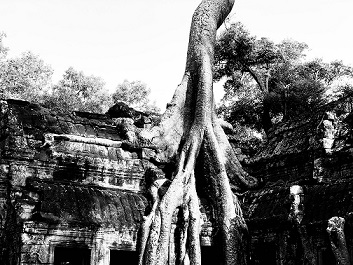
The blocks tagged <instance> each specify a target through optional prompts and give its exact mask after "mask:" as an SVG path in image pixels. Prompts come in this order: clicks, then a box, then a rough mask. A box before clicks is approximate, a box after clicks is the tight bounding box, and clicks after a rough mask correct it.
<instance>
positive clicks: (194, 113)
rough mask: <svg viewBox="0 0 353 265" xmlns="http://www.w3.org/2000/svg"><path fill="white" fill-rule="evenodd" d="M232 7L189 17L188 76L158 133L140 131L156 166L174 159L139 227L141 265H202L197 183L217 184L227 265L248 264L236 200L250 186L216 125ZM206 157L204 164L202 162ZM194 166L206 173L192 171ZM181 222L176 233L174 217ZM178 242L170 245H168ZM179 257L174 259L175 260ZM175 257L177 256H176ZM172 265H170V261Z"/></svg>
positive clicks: (210, 4)
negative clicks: (216, 87)
mask: <svg viewBox="0 0 353 265" xmlns="http://www.w3.org/2000/svg"><path fill="white" fill-rule="evenodd" d="M233 4H234V1H233V0H229V1H228V0H218V1H215V0H203V1H202V2H201V4H200V5H199V6H198V7H197V9H196V10H195V12H194V15H193V18H192V24H191V29H190V36H189V46H188V52H187V61H186V67H185V73H184V76H183V79H182V82H181V84H180V85H179V86H178V87H177V88H176V91H175V93H174V96H173V99H172V101H171V103H170V104H169V105H168V107H167V110H166V112H165V113H164V114H163V116H162V119H161V123H160V124H159V126H157V127H155V128H152V130H145V131H142V132H141V135H140V137H142V138H144V139H145V141H146V139H147V140H148V141H150V143H151V144H152V145H154V146H156V147H157V149H158V150H159V152H158V154H157V156H156V157H155V161H157V162H158V163H167V162H169V161H171V160H173V159H174V160H177V166H176V170H175V172H174V173H173V176H172V178H171V183H170V186H169V188H168V190H167V191H166V193H165V194H163V196H161V197H158V196H154V202H153V207H152V210H151V212H150V213H149V215H147V216H146V217H145V221H144V222H143V224H142V233H141V234H142V236H141V242H140V246H141V247H140V249H139V264H159V265H165V264H168V263H169V261H173V262H174V261H175V262H176V264H189V263H190V264H200V263H201V251H200V239H199V233H200V212H199V200H198V194H197V191H198V190H200V189H202V187H199V186H198V183H204V181H206V182H208V183H212V188H211V189H210V191H209V193H210V194H209V198H210V199H211V202H212V203H213V207H214V209H215V212H216V215H217V217H216V220H217V224H215V225H216V226H218V228H219V230H220V231H221V238H222V249H223V250H224V252H223V260H222V261H221V263H224V264H246V262H247V260H246V253H245V249H246V244H245V242H246V240H244V238H245V237H246V235H247V228H246V224H245V221H244V218H243V216H242V210H241V208H240V203H239V201H238V199H237V197H236V196H235V195H234V194H233V192H232V190H231V185H230V182H231V183H232V185H233V186H234V187H236V188H238V189H241V188H244V187H245V188H249V187H253V186H255V185H256V184H257V181H256V179H254V178H252V177H251V176H249V175H248V174H247V173H246V172H245V171H244V170H243V169H242V167H241V165H240V163H239V162H238V160H237V159H236V156H235V154H234V151H233V150H232V147H231V146H230V144H229V142H228V140H227V137H226V135H225V133H224V131H223V129H222V128H221V125H220V124H219V122H218V119H217V117H216V114H215V106H214V98H213V84H212V82H213V60H214V45H215V41H216V31H217V29H218V27H219V26H220V25H221V24H222V23H223V21H224V20H225V18H226V17H227V15H228V14H229V12H230V11H231V9H232V7H233ZM200 153H202V154H203V155H202V156H203V158H204V159H200V156H199V154H200ZM196 162H198V163H201V164H203V167H204V168H207V170H206V171H205V172H208V173H209V174H204V175H200V174H198V172H195V165H196ZM176 213H179V216H182V218H181V219H182V223H183V225H181V227H180V228H179V229H176V230H174V231H175V233H174V239H178V240H172V239H173V238H171V236H172V233H171V231H172V229H173V227H172V222H173V216H175V214H176ZM173 241H174V242H177V243H176V245H175V246H171V242H173ZM173 252H174V253H173ZM173 255H174V256H173ZM171 263H172V262H171Z"/></svg>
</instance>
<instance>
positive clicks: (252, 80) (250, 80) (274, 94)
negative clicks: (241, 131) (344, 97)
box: [214, 22, 352, 132]
mask: <svg viewBox="0 0 353 265" xmlns="http://www.w3.org/2000/svg"><path fill="white" fill-rule="evenodd" d="M307 48H308V46H307V44H305V43H302V42H298V41H295V40H284V41H282V42H280V43H278V44H276V43H274V42H273V41H271V40H269V39H268V38H257V37H256V36H252V35H251V34H250V32H249V31H248V30H246V29H245V27H244V26H243V25H242V24H241V23H240V22H237V23H233V24H231V25H230V27H229V28H228V29H227V30H225V31H224V32H223V33H222V34H221V35H220V37H219V39H218V40H217V44H216V46H215V75H214V79H215V81H219V80H221V79H222V80H224V82H225V83H224V90H225V95H224V98H223V100H222V105H221V107H220V109H219V112H220V113H222V114H223V115H224V117H225V118H226V119H227V120H228V121H229V122H231V123H232V124H233V125H236V124H240V125H244V126H249V127H251V128H254V129H256V130H258V131H261V130H264V131H265V132H267V131H268V130H269V129H270V128H271V127H272V126H273V124H275V123H276V122H278V121H286V120H291V119H295V118H298V117H302V116H305V115H308V114H310V113H312V111H315V109H316V108H317V107H319V106H321V105H322V104H324V103H326V102H327V100H328V98H329V97H328V96H327V93H326V92H327V91H329V90H330V89H331V88H332V84H333V83H334V82H335V80H338V79H340V78H341V77H342V76H350V77H352V70H351V68H350V67H348V66H345V65H344V64H343V63H342V62H341V61H334V62H331V63H324V62H323V61H322V60H319V59H314V60H305V56H306V54H305V52H306V50H307ZM336 90H339V89H337V88H336ZM336 92H337V91H336Z"/></svg>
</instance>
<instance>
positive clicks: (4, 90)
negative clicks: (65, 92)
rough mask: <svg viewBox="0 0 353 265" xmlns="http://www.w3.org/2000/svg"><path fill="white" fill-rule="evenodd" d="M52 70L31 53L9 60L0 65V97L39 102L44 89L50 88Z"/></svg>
mask: <svg viewBox="0 0 353 265" xmlns="http://www.w3.org/2000/svg"><path fill="white" fill-rule="evenodd" d="M52 74H53V70H52V68H51V67H50V66H49V65H47V64H45V63H44V61H43V60H41V59H40V58H39V57H38V56H37V55H34V54H33V53H32V52H29V51H28V52H24V53H23V54H22V55H21V56H20V57H18V58H10V59H7V60H5V61H4V62H3V63H2V64H1V71H0V95H1V96H2V97H12V98H17V99H23V100H28V101H32V102H39V101H40V97H41V95H42V93H43V90H44V89H45V88H49V87H50V86H51V78H52Z"/></svg>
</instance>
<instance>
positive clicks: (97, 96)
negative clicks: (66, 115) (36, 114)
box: [43, 67, 112, 113]
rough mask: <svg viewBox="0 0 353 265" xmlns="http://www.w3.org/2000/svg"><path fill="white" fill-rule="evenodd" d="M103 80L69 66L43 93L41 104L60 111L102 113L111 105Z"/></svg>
mask: <svg viewBox="0 0 353 265" xmlns="http://www.w3.org/2000/svg"><path fill="white" fill-rule="evenodd" d="M104 85H105V83H104V81H103V80H102V79H101V78H99V77H95V76H86V75H85V74H84V73H83V72H79V71H77V70H75V69H74V68H72V67H70V68H69V69H67V70H66V71H65V73H64V75H63V78H62V79H61V80H60V81H59V82H58V84H57V85H55V86H53V87H52V89H51V90H50V91H49V92H47V93H46V94H45V95H44V98H43V105H44V106H47V107H49V108H51V109H55V110H57V111H60V112H67V111H69V112H71V111H73V110H76V111H87V112H97V113H104V112H105V111H107V110H108V108H109V106H110V105H112V101H111V96H110V95H109V94H108V93H107V92H106V90H105V89H104Z"/></svg>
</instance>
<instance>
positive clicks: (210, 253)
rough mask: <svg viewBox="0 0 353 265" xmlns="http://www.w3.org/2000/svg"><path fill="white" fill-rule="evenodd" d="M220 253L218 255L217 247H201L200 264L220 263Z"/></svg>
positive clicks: (213, 264) (215, 264)
mask: <svg viewBox="0 0 353 265" xmlns="http://www.w3.org/2000/svg"><path fill="white" fill-rule="evenodd" d="M221 262H222V259H221V255H218V253H217V249H216V248H215V247H211V246H202V247H201V264H202V265H217V264H221Z"/></svg>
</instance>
